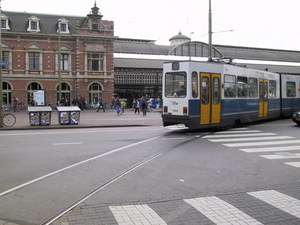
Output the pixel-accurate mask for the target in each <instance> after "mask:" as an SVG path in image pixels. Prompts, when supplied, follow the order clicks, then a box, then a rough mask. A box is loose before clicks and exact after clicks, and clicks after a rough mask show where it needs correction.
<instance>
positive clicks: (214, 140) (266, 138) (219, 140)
mask: <svg viewBox="0 0 300 225" xmlns="http://www.w3.org/2000/svg"><path fill="white" fill-rule="evenodd" d="M290 138H293V137H290V136H276V137H248V138H220V139H209V141H211V142H231V141H232V142H234V141H263V140H279V139H290Z"/></svg>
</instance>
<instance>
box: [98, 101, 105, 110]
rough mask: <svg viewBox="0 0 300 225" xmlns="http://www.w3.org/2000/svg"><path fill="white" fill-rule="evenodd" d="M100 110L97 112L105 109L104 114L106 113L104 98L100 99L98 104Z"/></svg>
mask: <svg viewBox="0 0 300 225" xmlns="http://www.w3.org/2000/svg"><path fill="white" fill-rule="evenodd" d="M98 104H99V105H98V109H97V112H99V110H100V109H103V112H105V104H104V102H103V99H102V98H99V102H98Z"/></svg>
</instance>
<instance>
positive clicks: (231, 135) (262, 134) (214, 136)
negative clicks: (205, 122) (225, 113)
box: [202, 133, 277, 138]
mask: <svg viewBox="0 0 300 225" xmlns="http://www.w3.org/2000/svg"><path fill="white" fill-rule="evenodd" d="M273 135H277V134H275V133H250V134H224V135H222V134H218V135H207V136H204V137H202V138H228V137H252V136H273Z"/></svg>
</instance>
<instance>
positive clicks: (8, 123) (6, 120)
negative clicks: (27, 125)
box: [2, 113, 17, 127]
mask: <svg viewBox="0 0 300 225" xmlns="http://www.w3.org/2000/svg"><path fill="white" fill-rule="evenodd" d="M2 118H3V125H4V126H5V127H12V126H13V125H15V123H16V120H17V119H16V117H15V115H14V114H11V113H3V116H2Z"/></svg>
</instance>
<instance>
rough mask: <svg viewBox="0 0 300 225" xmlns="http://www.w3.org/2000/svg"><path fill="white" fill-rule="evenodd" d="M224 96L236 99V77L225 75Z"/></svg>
mask: <svg viewBox="0 0 300 225" xmlns="http://www.w3.org/2000/svg"><path fill="white" fill-rule="evenodd" d="M224 96H225V98H235V97H236V77H235V76H233V75H225V84H224Z"/></svg>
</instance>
